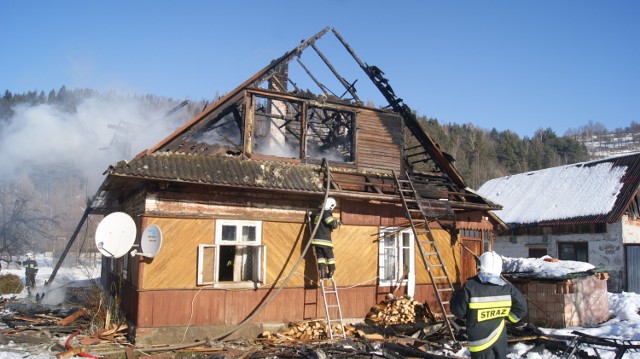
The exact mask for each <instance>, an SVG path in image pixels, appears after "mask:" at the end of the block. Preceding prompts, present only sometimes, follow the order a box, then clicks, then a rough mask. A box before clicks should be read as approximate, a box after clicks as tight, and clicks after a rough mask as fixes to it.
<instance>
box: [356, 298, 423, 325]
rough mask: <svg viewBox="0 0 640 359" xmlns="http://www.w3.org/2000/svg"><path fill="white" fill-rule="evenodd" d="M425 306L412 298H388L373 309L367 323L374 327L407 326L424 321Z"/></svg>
mask: <svg viewBox="0 0 640 359" xmlns="http://www.w3.org/2000/svg"><path fill="white" fill-rule="evenodd" d="M424 313H425V309H424V305H423V304H422V303H420V302H416V301H415V300H413V298H412V297H411V296H408V295H404V296H402V297H398V298H396V297H393V296H391V295H390V296H388V297H387V298H385V300H383V301H382V302H381V303H379V304H376V305H375V306H373V307H371V309H370V311H369V313H367V315H366V317H365V322H366V323H368V324H374V325H390V324H406V323H415V322H422V321H424Z"/></svg>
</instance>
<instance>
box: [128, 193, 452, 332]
mask: <svg viewBox="0 0 640 359" xmlns="http://www.w3.org/2000/svg"><path fill="white" fill-rule="evenodd" d="M279 201H283V199H282V198H281V199H279ZM373 207H376V208H378V210H379V211H378V210H375V209H373ZM151 208H153V211H154V213H157V211H158V210H160V212H162V213H164V216H158V215H156V214H150V213H147V214H145V215H143V216H142V217H141V226H142V227H146V226H148V225H150V224H156V225H158V226H159V227H160V228H161V230H162V234H163V244H162V248H161V250H160V251H159V252H158V254H157V255H156V256H155V257H154V258H152V259H151V258H144V257H133V258H132V259H131V262H133V263H134V264H133V265H134V266H135V265H136V264H137V266H138V267H139V270H138V271H137V272H138V273H139V278H138V283H139V285H138V286H137V288H136V287H134V286H132V285H131V283H127V288H128V290H127V292H126V295H127V296H128V297H129V296H133V297H135V299H134V298H129V299H127V300H126V301H124V302H123V306H124V307H123V309H124V310H125V311H126V312H127V314H128V315H129V316H130V317H131V316H132V317H131V318H130V319H131V320H133V321H134V323H135V324H136V325H137V326H138V327H143V328H144V327H148V328H151V327H165V326H180V325H203V326H204V325H233V324H238V323H240V322H242V321H243V320H244V319H245V318H246V317H247V316H249V315H250V314H251V313H252V312H253V311H255V310H256V309H257V308H258V307H260V306H261V305H262V304H263V303H265V302H266V301H267V300H268V299H269V297H270V296H271V295H273V294H274V292H275V290H276V289H277V288H279V287H280V286H281V284H282V281H283V280H284V279H285V278H286V277H287V276H288V275H289V274H290V273H291V272H292V270H293V267H294V265H295V263H296V262H297V261H298V259H299V258H300V255H301V254H302V251H303V249H304V247H305V246H306V245H307V243H308V241H309V228H308V226H307V224H306V223H304V219H305V214H306V210H304V211H303V210H299V209H298V210H296V209H292V208H289V209H274V208H249V207H241V206H233V205H231V204H226V205H223V204H221V203H216V204H208V203H206V202H200V203H197V204H193V205H192V206H190V205H189V204H188V203H184V202H183V203H176V201H172V200H168V199H167V198H163V199H158V198H154V199H153V201H152V206H151ZM148 209H149V207H148V208H147V210H148ZM172 212H173V213H175V214H174V216H173V217H172V216H170V214H171V213H172ZM375 213H379V214H378V215H376V214H375ZM400 213H401V211H399V208H398V206H397V205H393V204H379V203H375V202H366V201H347V200H339V206H338V207H337V208H336V211H334V215H335V216H336V217H338V218H341V219H343V220H345V221H346V223H345V224H343V225H342V226H341V227H339V228H338V229H337V230H336V231H334V232H333V241H334V254H335V259H336V274H335V278H336V282H337V283H338V285H339V287H340V288H341V290H340V301H341V304H342V311H343V315H344V317H345V318H364V316H365V315H366V313H367V312H368V311H369V309H370V308H371V306H373V305H375V304H376V303H378V302H380V301H381V300H382V299H383V298H384V296H385V295H386V294H387V293H389V292H390V291H392V290H394V289H396V288H392V287H378V272H379V268H378V267H379V254H378V253H379V237H378V236H379V231H380V227H384V226H385V225H389V224H394V223H399V222H402V221H405V222H406V220H404V219H402V218H401V217H400V216H399V214H400ZM218 218H220V219H252V220H260V221H262V244H263V245H265V246H266V248H267V262H266V284H265V285H263V286H262V287H261V288H258V289H253V288H250V289H242V288H233V289H231V288H214V287H213V286H197V285H196V276H197V250H198V245H199V244H213V243H214V238H215V236H214V235H215V233H214V231H215V222H216V219H218ZM362 223H365V224H366V225H363V224H362ZM434 234H435V236H436V240H437V241H438V243H439V244H440V248H441V250H442V255H443V258H444V260H445V264H446V265H447V267H448V268H449V269H450V271H449V274H450V276H451V280H452V281H453V282H459V275H460V273H459V272H460V269H459V267H458V263H459V260H460V246H459V245H458V244H456V245H452V244H451V239H450V235H449V233H448V232H446V231H444V230H443V229H439V228H438V229H435V230H434ZM138 242H139V239H138ZM312 250H313V247H310V250H309V251H308V252H307V254H306V256H305V258H304V259H303V261H302V262H301V264H300V266H299V267H298V268H297V269H296V270H295V271H294V273H293V274H291V275H292V276H291V278H290V280H289V281H288V283H287V287H286V288H284V289H283V290H282V291H281V292H280V293H279V294H278V296H277V297H276V298H275V300H274V301H273V302H272V303H271V304H270V305H269V306H268V307H267V308H266V309H265V310H264V311H263V312H261V313H260V314H259V315H258V316H257V317H256V318H254V319H253V321H254V322H265V323H269V322H287V321H300V320H304V319H313V318H322V317H323V316H324V304H323V300H322V297H321V293H320V292H319V289H318V288H317V287H316V284H315V281H316V279H317V271H316V263H315V257H314V255H313V252H312ZM415 252H416V257H415V263H416V292H415V296H414V297H415V298H416V300H418V301H421V302H425V301H426V302H433V303H434V304H435V294H434V291H433V289H432V287H431V285H429V283H430V282H429V277H428V275H427V272H426V268H425V267H424V264H423V263H422V259H421V257H420V255H419V251H418V250H417V248H416V251H415ZM404 292H405V289H404V288H401V289H400V290H399V291H398V292H397V293H396V294H403V293H404ZM122 293H123V294H125V292H122Z"/></svg>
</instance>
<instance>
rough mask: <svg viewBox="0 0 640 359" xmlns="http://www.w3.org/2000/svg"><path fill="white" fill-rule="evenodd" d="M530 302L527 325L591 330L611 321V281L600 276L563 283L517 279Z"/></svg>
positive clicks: (574, 279)
mask: <svg viewBox="0 0 640 359" xmlns="http://www.w3.org/2000/svg"><path fill="white" fill-rule="evenodd" d="M512 283H513V285H515V286H516V288H518V289H519V290H520V291H521V292H522V293H523V294H524V295H525V297H526V298H527V300H528V302H529V312H528V313H527V315H526V316H525V318H524V321H525V322H529V323H533V324H535V325H537V326H539V327H545V328H567V327H582V326H584V327H588V326H593V325H596V324H599V323H602V322H605V321H607V320H608V319H609V302H608V294H607V281H606V280H603V279H599V278H598V277H596V276H588V277H580V278H573V279H567V280H560V281H550V280H545V281H543V280H522V279H519V280H513V281H512Z"/></svg>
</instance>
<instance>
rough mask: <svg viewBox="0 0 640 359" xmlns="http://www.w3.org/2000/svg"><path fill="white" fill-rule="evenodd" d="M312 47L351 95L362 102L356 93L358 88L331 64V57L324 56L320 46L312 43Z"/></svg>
mask: <svg viewBox="0 0 640 359" xmlns="http://www.w3.org/2000/svg"><path fill="white" fill-rule="evenodd" d="M311 48H313V49H314V50H315V51H316V53H317V54H318V56H320V58H321V59H322V61H324V63H325V64H326V65H327V67H328V68H329V70H331V72H332V73H333V74H334V75H335V77H336V78H337V79H338V81H340V83H341V84H342V86H344V88H345V89H346V90H347V91H348V92H349V94H351V96H352V97H353V99H354V100H356V101H358V102H362V101H360V99H359V98H358V95H356V90H355V89H354V88H353V87H351V85H350V84H349V83H348V82H347V81H346V80H345V79H344V78H343V77H342V76H340V74H339V73H338V71H337V70H336V69H335V68H334V67H333V65H332V64H331V62H329V59H327V57H326V56H324V54H323V53H322V51H320V49H318V47H317V46H316V45H315V44H314V43H312V44H311Z"/></svg>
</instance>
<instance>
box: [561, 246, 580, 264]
mask: <svg viewBox="0 0 640 359" xmlns="http://www.w3.org/2000/svg"><path fill="white" fill-rule="evenodd" d="M559 247H560V250H559V252H560V253H559V255H558V257H560V258H559V259H561V260H565V261H575V260H576V250H575V247H574V246H573V245H571V244H561V245H560V246H559Z"/></svg>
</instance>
